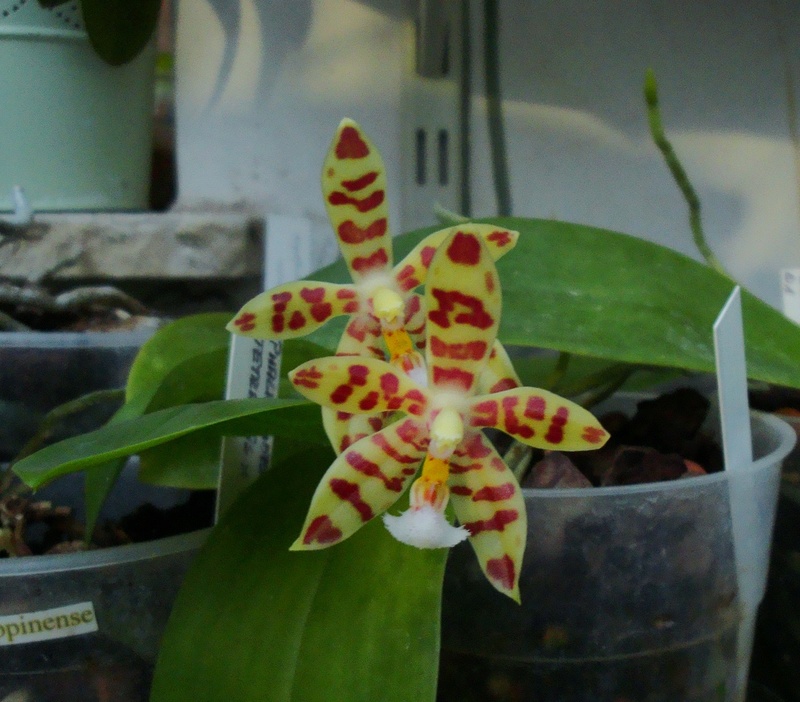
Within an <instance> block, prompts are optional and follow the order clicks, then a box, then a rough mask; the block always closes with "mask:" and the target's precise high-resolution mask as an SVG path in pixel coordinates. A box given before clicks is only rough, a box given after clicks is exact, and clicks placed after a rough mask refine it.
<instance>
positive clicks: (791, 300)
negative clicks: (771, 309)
mask: <svg viewBox="0 0 800 702" xmlns="http://www.w3.org/2000/svg"><path fill="white" fill-rule="evenodd" d="M781 297H782V299H783V313H784V314H785V315H786V316H787V317H788V318H789V319H791V320H792V321H793V322H796V323H798V324H800V268H784V269H782V270H781Z"/></svg>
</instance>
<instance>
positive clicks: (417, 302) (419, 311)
mask: <svg viewBox="0 0 800 702" xmlns="http://www.w3.org/2000/svg"><path fill="white" fill-rule="evenodd" d="M427 319H428V315H427V314H426V313H425V298H423V297H422V295H417V294H416V293H412V294H411V295H410V296H409V298H408V300H407V301H406V316H405V322H404V326H405V329H406V331H407V332H408V335H409V336H410V337H411V341H412V343H413V344H414V347H415V348H417V349H419V350H420V351H423V350H424V349H425V323H426V321H427Z"/></svg>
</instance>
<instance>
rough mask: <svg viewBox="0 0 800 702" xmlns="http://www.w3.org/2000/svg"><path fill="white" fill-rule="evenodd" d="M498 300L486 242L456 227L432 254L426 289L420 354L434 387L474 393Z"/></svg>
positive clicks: (494, 325) (497, 319)
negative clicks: (424, 337) (425, 318)
mask: <svg viewBox="0 0 800 702" xmlns="http://www.w3.org/2000/svg"><path fill="white" fill-rule="evenodd" d="M500 304H501V294H500V282H499V280H498V277H497V270H496V269H495V265H494V261H492V258H491V256H490V255H489V252H488V250H487V248H486V245H485V244H484V243H483V240H482V239H481V238H480V237H479V236H477V235H476V234H473V233H470V232H467V231H464V230H463V229H461V228H457V229H456V231H455V233H454V234H453V235H451V236H450V237H449V238H448V239H447V240H446V241H445V242H444V243H443V244H442V245H441V246H440V247H439V249H438V250H437V252H436V255H435V256H434V257H433V261H432V262H431V267H430V272H429V275H428V284H427V286H426V290H425V306H426V308H427V310H428V326H427V331H428V340H427V344H426V347H425V352H426V360H427V363H428V377H429V379H430V381H431V384H432V385H433V386H435V387H436V388H438V389H453V390H456V391H459V392H462V393H465V394H471V393H472V392H473V391H474V389H475V386H476V383H477V378H478V374H479V373H480V371H481V370H482V369H483V366H484V365H485V363H486V360H487V358H488V357H489V354H490V352H491V350H492V345H493V344H494V341H495V337H496V336H497V327H498V325H499V322H500Z"/></svg>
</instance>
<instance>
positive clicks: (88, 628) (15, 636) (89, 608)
mask: <svg viewBox="0 0 800 702" xmlns="http://www.w3.org/2000/svg"><path fill="white" fill-rule="evenodd" d="M93 631H97V617H95V614H94V605H93V604H92V603H91V602H79V603H78V604H73V605H67V606H66V607H56V608H55V609H44V610H41V611H40V612H26V613H24V614H11V615H7V616H3V617H0V646H13V645H15V644H24V643H33V642H34V641H49V640H50V639H64V638H67V637H69V636H80V635H81V634H90V633H92V632H93Z"/></svg>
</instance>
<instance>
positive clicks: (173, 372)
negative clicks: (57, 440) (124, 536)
mask: <svg viewBox="0 0 800 702" xmlns="http://www.w3.org/2000/svg"><path fill="white" fill-rule="evenodd" d="M229 319H230V315H229V314H225V313H219V312H214V313H204V314H195V315H189V316H187V317H183V318H181V319H178V320H176V321H175V322H171V323H170V324H167V325H165V326H163V327H162V328H161V329H159V330H158V331H157V332H156V333H155V334H153V336H152V337H150V338H149V339H148V340H147V341H146V342H145V343H144V344H143V345H142V348H141V349H139V353H138V354H136V358H135V359H134V361H133V364H132V365H131V369H130V371H129V372H128V382H127V385H126V388H125V404H124V405H123V406H122V407H121V408H120V409H119V411H118V412H117V413H116V414H115V415H114V416H113V417H112V418H111V420H109V424H110V425H111V424H117V423H119V422H122V421H127V420H130V419H133V418H135V417H139V416H141V415H142V414H144V413H146V412H152V411H154V410H157V409H162V408H164V407H170V406H174V405H179V404H183V403H186V402H201V401H204V400H214V399H218V398H221V397H222V396H223V394H224V390H225V365H226V359H227V356H228V344H229V339H230V335H229V334H228V332H227V331H225V324H226V323H227V321H228V320H229ZM124 465H125V459H124V458H123V459H119V460H115V461H111V462H109V463H108V464H107V465H104V466H98V467H96V468H95V469H94V470H92V471H90V472H89V473H87V475H86V481H85V487H84V499H85V505H86V534H87V538H90V537H91V534H92V532H93V530H94V525H95V522H96V521H97V517H98V516H99V514H100V510H101V509H102V507H103V503H104V502H105V500H106V497H107V496H108V493H109V492H110V491H111V489H112V488H113V487H114V484H115V483H116V482H117V478H118V477H119V474H120V472H121V471H122V469H123V467H124ZM184 465H186V464H184ZM199 472H200V469H199V468H198V473H199ZM198 480H199V478H198Z"/></svg>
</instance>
